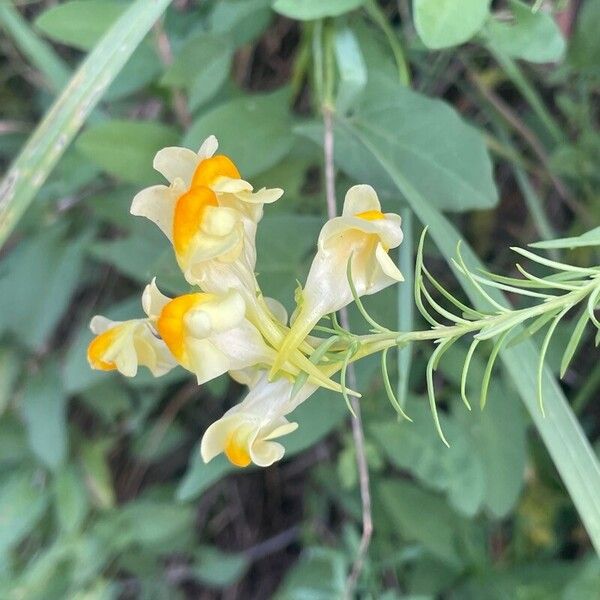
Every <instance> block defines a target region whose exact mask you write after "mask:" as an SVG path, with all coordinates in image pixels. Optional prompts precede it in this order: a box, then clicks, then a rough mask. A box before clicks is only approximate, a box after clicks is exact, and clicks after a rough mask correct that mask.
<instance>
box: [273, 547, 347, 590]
mask: <svg viewBox="0 0 600 600" xmlns="http://www.w3.org/2000/svg"><path fill="white" fill-rule="evenodd" d="M346 562H347V560H346V557H345V556H344V554H342V553H341V552H339V551H338V550H334V549H330V548H309V549H308V551H306V552H305V553H304V555H303V556H302V557H301V558H300V560H299V561H298V563H297V564H296V565H295V566H294V567H293V568H292V569H290V571H289V572H288V573H287V574H286V577H285V579H284V581H283V583H282V584H281V586H280V587H279V589H278V590H277V592H276V594H275V596H274V600H328V599H330V598H343V597H344V596H345V589H346V569H347V564H346Z"/></svg>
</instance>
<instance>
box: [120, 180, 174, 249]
mask: <svg viewBox="0 0 600 600" xmlns="http://www.w3.org/2000/svg"><path fill="white" fill-rule="evenodd" d="M176 203H177V198H176V196H175V194H173V193H172V190H171V189H170V188H168V187H167V186H166V185H154V186H152V187H148V188H145V189H143V190H142V191H141V192H138V193H137V194H136V196H135V198H134V199H133V202H132V203H131V210H130V212H131V214H132V215H135V216H137V217H146V218H147V219H150V221H152V222H153V223H155V224H156V225H158V227H159V228H160V229H161V231H162V232H163V233H164V234H165V235H166V236H167V237H168V238H169V240H171V241H172V240H173V216H174V214H175V205H176Z"/></svg>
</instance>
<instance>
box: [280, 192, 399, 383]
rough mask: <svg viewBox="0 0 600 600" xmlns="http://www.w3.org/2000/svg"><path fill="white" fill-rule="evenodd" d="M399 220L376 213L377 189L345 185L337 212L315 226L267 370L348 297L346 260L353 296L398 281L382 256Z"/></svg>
mask: <svg viewBox="0 0 600 600" xmlns="http://www.w3.org/2000/svg"><path fill="white" fill-rule="evenodd" d="M400 224H401V219H400V217H399V216H398V215H396V214H394V213H383V212H381V204H380V203H379V199H378V197H377V193H376V192H375V190H374V189H373V188H372V187H371V186H369V185H356V186H354V187H352V188H350V189H349V190H348V193H347V194H346V198H345V200H344V209H343V212H342V215H341V216H340V217H336V218H334V219H331V220H329V221H328V222H327V223H325V225H324V226H323V228H322V229H321V233H320V234H319V242H318V250H317V254H316V255H315V258H314V260H313V262H312V265H311V268H310V272H309V274H308V278H307V280H306V284H305V286H304V289H303V290H302V293H301V297H300V301H299V304H298V308H297V313H296V315H295V318H294V321H293V324H292V328H291V330H290V332H289V334H288V335H287V338H286V340H285V342H284V344H283V346H282V347H281V350H280V352H279V356H278V358H277V362H276V363H275V366H274V368H273V371H272V372H273V373H275V372H276V371H277V370H278V369H279V368H280V366H281V365H282V364H283V363H284V362H285V361H286V360H287V357H288V356H289V355H290V352H292V351H293V350H294V349H295V348H297V347H298V345H299V344H300V343H301V342H302V341H303V340H304V339H305V338H306V336H307V335H308V334H309V333H310V331H311V330H312V329H313V327H314V326H315V325H316V324H317V323H318V322H319V320H320V319H321V318H322V317H323V316H325V315H326V314H329V313H332V312H335V311H338V310H340V309H341V308H343V307H344V306H347V305H348V304H350V303H351V302H352V299H353V296H352V291H351V289H350V285H349V283H348V276H347V267H348V262H349V261H350V260H351V266H352V280H353V283H354V287H355V289H356V293H357V295H358V296H359V297H360V296H365V295H369V294H374V293H376V292H378V291H380V290H382V289H383V288H385V287H387V286H389V285H391V284H393V283H396V282H399V281H403V277H402V274H401V273H400V271H399V270H398V268H397V267H396V265H395V264H394V262H393V261H392V259H391V258H390V257H389V256H388V251H389V250H390V249H392V248H396V247H397V246H399V245H400V243H401V242H402V238H403V234H402V229H401V228H400Z"/></svg>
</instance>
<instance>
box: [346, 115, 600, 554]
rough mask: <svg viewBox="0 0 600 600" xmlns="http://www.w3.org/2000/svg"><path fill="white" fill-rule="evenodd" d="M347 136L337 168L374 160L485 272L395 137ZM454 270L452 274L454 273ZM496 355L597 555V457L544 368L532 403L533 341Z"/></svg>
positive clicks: (477, 302)
mask: <svg viewBox="0 0 600 600" xmlns="http://www.w3.org/2000/svg"><path fill="white" fill-rule="evenodd" d="M347 132H348V135H349V136H351V137H350V138H349V139H351V140H352V142H353V143H352V145H351V146H350V147H349V150H348V153H347V154H336V159H337V161H338V162H339V164H340V166H341V167H342V168H343V169H344V170H346V171H347V172H348V173H349V174H351V175H352V176H354V175H355V173H354V167H355V164H356V161H359V160H362V161H365V162H367V161H372V162H375V163H377V164H379V166H380V168H382V169H384V170H385V172H386V173H388V175H389V176H390V177H391V178H392V179H393V181H394V182H395V184H396V185H397V189H398V191H400V192H401V193H402V195H403V196H404V197H405V199H406V200H407V202H408V203H409V204H410V206H411V208H412V210H413V211H414V213H415V215H416V216H417V217H418V218H419V220H420V221H421V222H422V223H423V224H425V225H428V226H429V232H430V234H431V236H432V238H433V239H434V241H435V243H436V245H437V246H438V248H439V249H440V251H441V252H442V253H443V254H444V255H445V256H447V257H451V256H453V255H454V253H455V252H456V247H457V244H458V243H459V242H461V243H462V254H463V257H464V259H465V261H466V263H467V265H468V267H469V268H470V270H471V271H473V270H477V269H484V266H483V265H482V264H481V262H480V261H479V260H478V258H477V256H476V255H475V253H474V252H473V250H472V249H471V248H470V247H469V245H468V244H467V243H466V242H465V241H464V240H462V239H461V236H460V234H459V233H458V231H457V230H456V229H455V228H454V227H453V225H452V224H451V223H450V222H449V221H448V220H447V219H445V217H444V216H443V215H442V214H440V213H439V212H438V211H437V210H436V209H435V208H434V207H433V205H432V204H431V203H430V202H429V196H427V195H424V194H422V193H421V192H420V191H419V190H418V189H417V188H416V187H415V186H414V184H413V183H412V182H411V181H410V178H409V177H408V176H407V175H406V174H405V171H404V168H403V165H402V163H401V162H399V161H398V157H399V156H400V152H399V150H400V148H398V147H397V146H396V145H395V144H394V143H393V139H389V137H388V136H384V135H383V134H382V133H380V132H379V131H378V130H376V129H374V128H373V127H369V126H367V127H359V126H355V127H350V126H349V125H347ZM456 152H460V145H457V147H456ZM350 153H352V154H353V157H352V158H353V160H350ZM432 173H434V174H435V176H436V178H437V177H438V176H439V175H438V173H437V171H436V170H432ZM452 268H453V269H454V267H452ZM454 272H455V274H456V270H454ZM459 279H460V277H459ZM461 285H462V286H463V287H464V289H465V291H466V292H467V294H468V295H469V297H470V299H471V302H472V303H473V305H474V307H475V308H476V309H482V308H483V309H487V308H488V307H487V303H486V301H484V300H482V298H481V296H480V295H479V293H478V292H477V291H476V290H475V289H474V288H473V287H472V285H471V284H469V283H468V282H466V281H465V280H464V279H462V280H461ZM487 291H488V294H489V295H490V296H491V297H492V298H494V300H495V301H496V302H500V303H503V304H505V305H506V302H507V301H506V299H505V298H504V296H503V294H502V293H501V292H500V291H498V290H494V289H493V288H491V289H488V290H487ZM500 357H501V359H502V362H503V363H504V366H505V368H506V370H507V372H508V373H509V375H510V377H511V379H512V382H513V384H514V387H515V389H516V391H517V393H518V394H519V395H520V396H521V399H522V400H523V402H524V404H525V406H526V407H527V409H528V411H529V413H530V414H531V417H532V419H533V421H534V422H535V425H536V427H537V429H538V431H539V433H540V435H541V437H542V439H543V440H544V443H545V445H546V448H547V449H548V452H549V453H550V456H551V457H552V460H553V461H554V464H555V466H556V468H557V470H558V472H559V473H560V475H561V477H562V480H563V482H564V484H565V486H566V488H567V490H568V492H569V494H570V496H571V499H572V500H573V503H574V504H575V506H576V508H577V510H578V512H579V515H580V517H581V519H582V521H583V523H584V526H585V527H586V530H587V532H588V534H589V536H590V538H591V540H592V543H593V545H594V547H595V548H596V550H597V551H599V552H600V463H599V462H598V459H597V458H596V456H595V455H594V453H593V451H592V449H591V447H590V444H589V442H588V440H587V438H586V436H585V434H584V432H583V431H582V429H581V426H580V425H579V423H578V421H577V419H576V417H575V415H574V414H573V411H572V410H571V408H570V406H569V405H568V403H567V401H566V399H565V397H564V395H563V393H562V391H561V390H560V387H559V386H558V384H557V382H556V380H555V379H554V377H553V376H552V373H551V372H550V370H549V369H548V368H545V369H544V371H543V397H544V405H545V412H546V416H545V417H544V416H543V415H542V414H541V412H540V410H539V406H538V403H537V400H536V389H537V381H536V372H537V365H538V363H539V352H538V350H537V348H536V346H535V345H534V343H533V342H532V341H531V340H525V341H524V342H522V343H521V344H519V345H518V346H513V347H510V348H509V347H504V348H503V349H502V350H501V352H500Z"/></svg>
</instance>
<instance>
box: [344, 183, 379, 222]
mask: <svg viewBox="0 0 600 600" xmlns="http://www.w3.org/2000/svg"><path fill="white" fill-rule="evenodd" d="M371 210H376V211H379V210H381V204H380V202H379V198H378V197H377V192H376V191H375V190H374V189H373V188H372V187H371V186H370V185H354V186H352V187H351V188H350V189H349V190H348V191H347V192H346V197H345V198H344V208H343V210H342V216H344V217H346V216H354V215H357V214H359V213H364V212H368V211H371Z"/></svg>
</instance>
